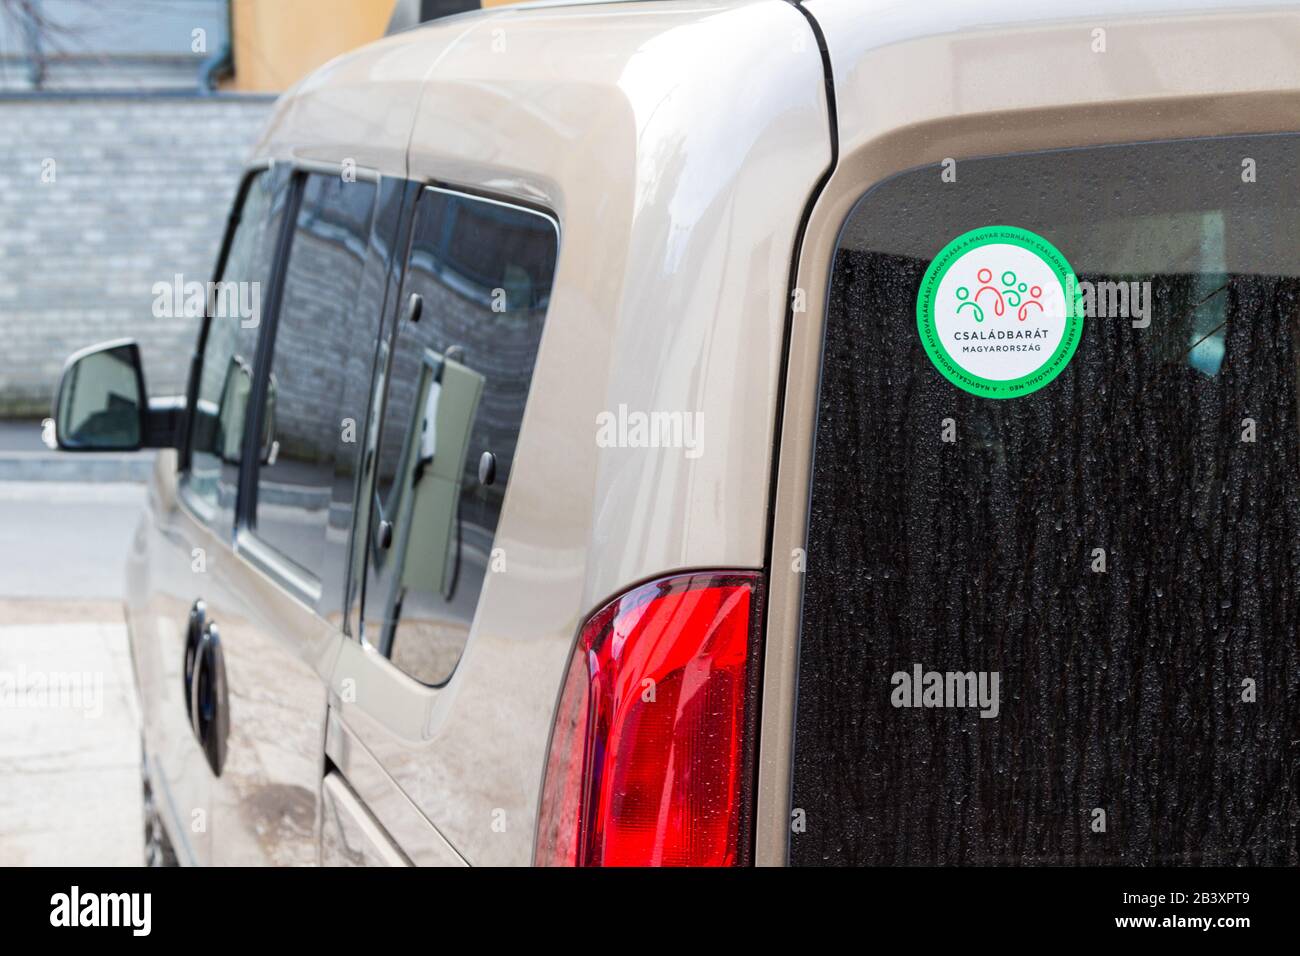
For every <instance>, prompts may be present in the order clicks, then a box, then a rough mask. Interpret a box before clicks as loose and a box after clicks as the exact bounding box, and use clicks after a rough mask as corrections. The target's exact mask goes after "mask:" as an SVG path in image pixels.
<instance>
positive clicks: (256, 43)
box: [226, 0, 395, 93]
mask: <svg viewBox="0 0 1300 956" xmlns="http://www.w3.org/2000/svg"><path fill="white" fill-rule="evenodd" d="M394 3H395V0H233V2H232V4H231V18H232V20H233V23H232V32H233V34H234V44H233V46H234V54H235V77H234V80H233V81H231V82H230V83H229V84H228V85H227V86H226V88H227V89H232V90H241V91H248V92H251V91H257V92H270V93H278V92H280V91H281V90H285V89H288V88H289V87H290V86H292V85H293V84H294V83H296V82H298V80H300V79H302V77H304V76H306V75H307V74H308V73H310V72H311V71H312V70H314V69H316V67H318V66H320V65H321V64H322V63H325V62H326V61H328V60H331V59H333V58H334V57H336V56H338V55H339V54H340V53H346V52H347V51H348V50H354V49H356V48H357V47H359V46H362V45H364V44H366V43H369V42H370V41H371V40H377V39H379V37H381V36H383V35H384V29H385V28H386V27H387V26H388V19H389V17H390V16H391V15H392V12H393V6H394Z"/></svg>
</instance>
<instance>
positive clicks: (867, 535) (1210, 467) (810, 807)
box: [790, 136, 1300, 864]
mask: <svg viewBox="0 0 1300 956" xmlns="http://www.w3.org/2000/svg"><path fill="white" fill-rule="evenodd" d="M1297 168H1300V138H1298V137H1296V136H1257V137H1240V138H1225V139H1217V140H1203V141H1194V142H1177V143H1149V144H1141V145H1134V146H1123V147H1106V148H1097V149H1088V150H1079V151H1062V152H1054V153H1045V154H1035V155H1023V156H1010V157H999V158H992V159H984V160H969V161H962V162H959V163H958V164H957V167H956V170H955V171H956V178H955V181H949V180H951V179H952V177H951V176H945V175H944V173H945V170H944V169H942V168H940V167H937V166H936V167H931V168H924V169H919V170H915V171H912V172H909V173H905V174H902V175H900V176H898V177H896V178H894V179H891V180H889V181H887V182H885V183H883V184H882V185H880V186H878V187H876V188H874V189H873V190H871V191H870V192H869V193H867V195H866V196H864V197H863V199H862V200H861V201H860V202H859V204H858V205H857V207H856V208H855V209H854V210H853V212H852V214H851V215H850V217H849V219H848V221H847V222H846V224H845V227H844V230H843V233H842V236H841V239H840V243H839V247H838V250H837V253H836V256H835V260H834V265H833V274H832V276H831V282H830V299H829V307H828V313H827V317H826V319H827V325H826V338H825V343H824V354H823V367H822V383H821V392H820V399H819V411H818V423H817V436H816V451H815V455H814V462H813V481H812V493H811V502H810V516H809V532H808V557H807V572H806V581H805V592H804V603H803V610H802V626H801V636H800V661H799V692H798V703H797V713H796V731H795V761H794V785H793V804H792V805H793V807H794V808H795V810H796V815H795V819H796V821H801V822H798V823H797V825H796V826H795V827H794V828H793V832H792V834H791V844H790V847H791V861H792V862H793V863H795V864H824V863H850V864H951V863H1031V862H1032V863H1066V864H1073V863H1085V864H1087V863H1092V864H1096V863H1122V864H1143V863H1206V864H1210V863H1213V864H1295V863H1296V862H1297V853H1298V850H1297V842H1296V837H1295V833H1296V822H1297V818H1298V817H1300V802H1298V800H1297V748H1298V745H1297V737H1300V733H1297V726H1298V723H1297V722H1298V720H1300V693H1298V689H1300V652H1298V650H1297V645H1298V642H1300V426H1298V422H1300V409H1298V407H1297V401H1298V399H1300V392H1298V390H1297V374H1298V370H1300V366H1298V365H1297V362H1298V360H1300V194H1297V191H1296V190H1295V187H1294V176H1295V170H1296V169H1297ZM986 227H1012V228H1013V229H1015V230H1022V231H1024V232H1025V233H1027V234H1030V235H1032V236H1035V237H1041V239H1042V240H1044V241H1045V243H1046V244H1050V247H1053V248H1054V249H1055V250H1059V252H1060V254H1061V255H1062V256H1063V257H1064V258H1065V259H1066V260H1068V262H1069V265H1070V266H1071V267H1072V269H1073V273H1074V275H1073V279H1074V280H1077V284H1078V287H1079V290H1080V299H1081V301H1082V303H1083V306H1084V311H1083V318H1082V326H1081V329H1082V330H1081V335H1080V336H1079V339H1078V342H1077V348H1073V349H1070V350H1062V353H1063V354H1064V353H1065V352H1069V354H1068V355H1065V357H1064V358H1063V360H1062V362H1061V363H1060V367H1059V368H1056V369H1054V370H1053V373H1052V376H1051V377H1048V380H1047V381H1046V383H1045V384H1044V383H1041V380H1033V383H1032V387H1031V388H1030V389H1027V390H1023V391H1021V392H1020V393H1018V394H1016V396H1015V397H990V396H989V395H988V394H980V388H979V385H978V382H975V381H971V380H968V381H966V382H965V384H964V385H959V384H957V383H956V382H955V381H954V375H953V374H947V373H945V372H944V371H943V369H942V368H941V362H940V361H938V360H936V359H935V358H934V357H933V356H932V355H931V354H930V353H929V352H928V351H927V347H926V345H925V344H924V343H923V341H922V332H921V323H920V322H919V320H918V308H917V304H918V297H920V296H921V295H922V291H923V279H925V277H926V273H927V269H929V268H930V266H931V263H932V261H934V260H935V259H936V257H938V256H939V255H940V254H941V250H944V249H945V247H946V246H947V245H948V244H949V243H951V242H952V241H953V240H954V239H957V238H958V237H962V236H964V235H966V234H968V233H971V232H972V231H974V230H980V229H984V228H986ZM1001 278H1002V277H1001V276H998V277H997V278H996V279H994V280H993V281H994V282H995V284H996V283H997V282H998V280H1000V279H1001ZM1015 279H1016V277H1013V281H1012V282H1011V283H1009V284H1006V283H1003V284H1006V285H1007V287H1008V288H1014V287H1015V286H1016V285H1017V282H1016V281H1014V280H1015ZM962 288H963V289H965V290H966V291H967V295H968V296H970V295H971V293H973V292H974V291H975V290H974V288H973V287H970V288H967V287H962ZM1027 291H1031V290H1022V291H1021V292H1020V293H1019V294H1018V295H1015V296H1014V297H1013V298H1008V299H1006V300H1003V304H1005V306H1006V311H1005V315H1001V314H1000V313H999V315H995V314H994V309H993V299H994V298H996V296H992V295H985V296H984V298H983V300H982V303H981V304H982V308H983V311H982V313H981V319H980V325H979V326H978V328H979V329H980V330H981V333H980V334H981V335H986V333H987V330H991V329H1005V330H1012V332H1014V331H1016V330H1023V329H1025V328H1027V327H1028V325H1030V324H1032V323H1024V322H1023V319H1018V318H1017V316H1016V315H1015V312H1016V310H1015V309H1013V308H1012V305H1013V304H1014V303H1015V302H1019V301H1020V298H1021V297H1022V296H1025V295H1026V293H1027ZM955 294H957V295H958V296H959V297H960V292H957V293H955ZM972 298H973V296H972ZM963 301H965V299H964V298H963ZM972 314H973V313H972ZM975 327H976V326H972V328H975ZM1002 334H1003V335H1005V334H1006V333H1005V332H1004V333H1002ZM976 341H981V340H979V339H976ZM994 341H995V343H998V347H1005V345H1004V344H1001V343H1005V342H1008V341H1009V342H1010V343H1012V344H1016V343H1017V340H1016V339H1010V340H1006V339H1002V340H994ZM950 344H952V343H951V342H950ZM953 347H954V348H959V347H961V346H959V345H953ZM983 347H987V346H983ZM1017 347H1020V346H1019V345H1018V344H1017ZM963 361H966V360H963ZM969 361H970V363H971V365H972V367H976V366H978V365H979V362H980V361H982V359H970V360H969ZM1031 364H1032V363H1031ZM980 367H983V366H980ZM990 367H991V366H990ZM958 377H960V376H958ZM1026 379H1030V376H1026Z"/></svg>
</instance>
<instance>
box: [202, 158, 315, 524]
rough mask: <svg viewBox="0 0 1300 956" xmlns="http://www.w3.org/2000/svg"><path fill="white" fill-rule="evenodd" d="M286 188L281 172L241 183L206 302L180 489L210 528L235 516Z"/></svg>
mask: <svg viewBox="0 0 1300 956" xmlns="http://www.w3.org/2000/svg"><path fill="white" fill-rule="evenodd" d="M288 184H289V171H288V170H287V169H281V170H265V171H262V172H258V173H255V174H253V176H252V177H250V179H249V180H248V181H247V182H246V184H245V186H244V190H243V198H242V200H240V203H241V205H240V211H239V217H238V221H237V222H236V223H235V226H234V233H233V235H232V236H231V237H230V245H229V248H228V250H227V253H226V259H225V264H224V267H223V268H222V269H221V275H220V276H218V277H217V282H215V283H214V287H213V290H212V293H211V294H210V295H209V316H210V317H209V319H208V324H207V333H206V340H205V342H204V347H203V359H202V365H201V366H200V369H199V381H198V393H197V398H196V403H195V414H194V415H193V417H192V420H191V432H190V468H189V472H188V474H187V475H186V477H185V478H184V486H185V487H186V489H187V490H188V492H189V496H190V500H191V501H192V502H193V503H195V504H196V505H197V506H198V507H199V509H200V510H201V511H203V512H204V513H205V517H206V518H208V520H210V521H211V520H215V519H216V517H217V515H218V514H225V515H227V516H231V515H232V514H233V511H234V506H235V496H236V491H237V489H238V487H239V461H240V457H241V451H240V449H241V445H242V443H243V438H244V417H245V413H246V411H247V408H248V398H249V395H250V394H251V392H252V384H253V361H254V357H255V354H256V351H257V339H258V329H259V327H260V325H261V320H262V312H263V306H264V305H265V300H266V296H267V293H268V290H269V284H270V279H271V268H272V264H273V260H274V257H275V246H276V243H277V241H278V239H279V236H280V227H281V224H282V222H283V219H284V209H285V204H286V202H287V199H288Z"/></svg>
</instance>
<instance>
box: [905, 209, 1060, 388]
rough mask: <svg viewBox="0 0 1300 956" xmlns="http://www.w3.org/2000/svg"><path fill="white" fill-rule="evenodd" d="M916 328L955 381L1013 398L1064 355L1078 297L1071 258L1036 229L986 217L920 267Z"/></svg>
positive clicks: (1046, 377) (1055, 369)
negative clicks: (989, 223) (993, 221)
mask: <svg viewBox="0 0 1300 956" xmlns="http://www.w3.org/2000/svg"><path fill="white" fill-rule="evenodd" d="M916 327H917V330H918V331H919V332H920V333H921V344H922V345H924V346H925V351H926V354H927V355H929V356H930V361H931V362H933V363H934V367H935V368H937V369H938V370H939V372H940V374H942V375H943V377H944V378H946V379H948V381H950V382H952V383H953V384H954V385H956V386H957V387H958V388H960V389H962V390H964V391H967V392H970V393H971V394H972V395H979V396H980V397H982V398H1019V397H1021V396H1022V395H1028V394H1030V393H1031V392H1036V391H1038V390H1039V389H1040V388H1042V387H1043V386H1044V385H1046V384H1048V383H1049V382H1051V381H1052V379H1054V378H1056V376H1058V375H1060V374H1061V370H1062V369H1064V368H1065V366H1066V365H1068V364H1069V362H1070V359H1071V358H1072V357H1073V356H1074V350H1075V349H1076V348H1078V346H1079V338H1080V336H1081V335H1082V333H1083V300H1082V297H1081V296H1080V294H1079V283H1078V280H1077V279H1076V278H1075V275H1074V270H1073V269H1071V268H1070V263H1068V262H1067V261H1066V259H1065V256H1063V255H1061V253H1060V251H1059V250H1058V249H1057V248H1056V247H1055V246H1053V245H1052V244H1051V243H1050V242H1048V241H1047V240H1046V239H1044V238H1043V237H1042V236H1039V235H1036V234H1034V233H1032V232H1030V231H1029V230H1028V229H1019V228H1017V227H1015V226H984V227H983V228H980V229H972V230H971V231H970V232H967V233H963V234H962V235H960V236H958V237H957V238H956V239H954V240H952V242H950V243H948V244H947V245H946V246H944V247H943V248H942V249H941V250H940V251H939V254H938V255H937V256H935V257H934V261H933V262H931V263H930V268H928V269H926V270H925V277H924V278H923V279H922V280H921V291H920V294H919V295H918V296H917V299H916Z"/></svg>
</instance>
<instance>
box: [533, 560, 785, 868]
mask: <svg viewBox="0 0 1300 956" xmlns="http://www.w3.org/2000/svg"><path fill="white" fill-rule="evenodd" d="M761 589H762V576H761V575H760V574H758V573H757V572H731V573H708V574H704V573H700V574H686V575H681V576H679V577H672V578H665V579H663V580H660V581H654V582H651V583H650V584H646V585H642V586H641V587H638V588H635V589H634V590H632V591H629V592H628V593H627V594H625V595H623V596H622V597H619V598H617V599H615V600H614V601H612V602H610V603H609V604H607V605H606V606H605V607H603V608H602V609H601V610H600V611H598V612H597V613H596V614H595V615H594V616H593V617H592V618H591V620H589V621H588V622H587V624H586V625H585V626H584V627H583V629H582V633H581V634H580V635H579V637H578V644H577V647H576V648H575V649H574V652H573V658H572V660H571V662H570V664H569V672H568V676H567V677H566V678H565V682H564V690H563V692H562V693H561V695H560V706H559V709H558V711H557V713H556V719H555V729H554V730H553V731H552V735H551V749H550V754H549V757H548V759H547V766H546V780H545V784H544V786H543V791H542V809H541V817H540V820H539V826H538V837H537V857H536V861H537V863H538V865H541V866H573V865H577V866H731V865H735V864H738V863H742V862H744V861H745V860H744V858H745V857H747V851H746V849H745V848H744V847H743V846H742V842H743V843H745V844H747V841H748V835H747V833H746V832H745V831H746V829H747V828H748V822H749V821H748V815H749V814H748V805H749V797H750V793H749V791H750V776H751V774H752V756H753V747H752V745H753V738H754V734H753V731H752V729H751V724H752V722H753V721H754V720H755V718H756V707H755V705H756V699H757V693H756V686H755V685H756V681H757V669H756V663H755V661H756V656H757V655H756V650H757V643H758V641H757V635H756V628H757V623H758V620H759V614H758V610H759V601H760V599H761V593H762V590H761Z"/></svg>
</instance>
